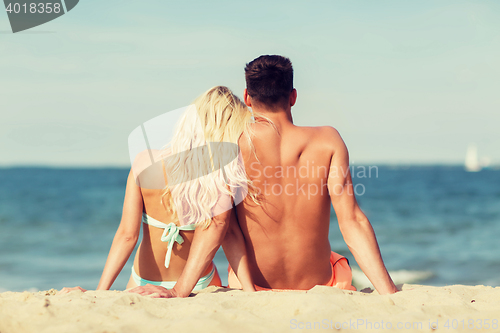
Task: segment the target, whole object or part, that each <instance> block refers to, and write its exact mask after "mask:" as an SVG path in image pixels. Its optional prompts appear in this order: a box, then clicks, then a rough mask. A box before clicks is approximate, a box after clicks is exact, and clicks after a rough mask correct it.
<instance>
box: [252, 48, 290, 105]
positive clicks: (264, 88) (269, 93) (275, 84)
mask: <svg viewBox="0 0 500 333" xmlns="http://www.w3.org/2000/svg"><path fill="white" fill-rule="evenodd" d="M245 79H246V81H247V91H248V94H249V95H250V97H252V98H253V99H255V100H257V101H259V102H261V103H264V104H276V103H278V102H280V101H281V100H283V99H287V98H288V97H289V96H290V93H291V92H292V90H293V68H292V62H291V61H290V59H288V58H285V57H282V56H279V55H263V56H260V57H258V58H257V59H254V60H252V61H251V62H249V63H248V64H247V65H246V67H245Z"/></svg>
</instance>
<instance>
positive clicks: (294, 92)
mask: <svg viewBox="0 0 500 333" xmlns="http://www.w3.org/2000/svg"><path fill="white" fill-rule="evenodd" d="M296 101H297V89H295V88H294V89H293V90H292V92H291V93H290V106H294V105H295V102H296Z"/></svg>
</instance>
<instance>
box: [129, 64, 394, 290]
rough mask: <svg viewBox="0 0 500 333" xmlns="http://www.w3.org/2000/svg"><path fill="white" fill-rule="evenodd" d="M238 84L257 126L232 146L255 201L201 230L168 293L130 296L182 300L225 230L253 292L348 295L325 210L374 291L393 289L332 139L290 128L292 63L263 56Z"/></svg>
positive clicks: (324, 132) (342, 153) (328, 132)
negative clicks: (335, 291)
mask: <svg viewBox="0 0 500 333" xmlns="http://www.w3.org/2000/svg"><path fill="white" fill-rule="evenodd" d="M245 77H246V83H247V89H245V91H244V100H245V103H246V104H247V105H248V106H249V107H251V108H252V110H253V113H254V117H255V120H256V121H255V123H254V124H251V127H252V128H251V132H252V136H251V140H246V139H245V138H244V137H243V136H242V138H241V139H240V142H239V146H240V150H241V152H242V155H243V159H244V163H245V169H246V172H247V175H248V177H249V178H250V179H251V180H252V182H253V185H254V188H253V190H254V191H256V192H257V194H259V196H258V200H257V201H258V202H257V203H256V202H255V201H254V200H252V199H250V197H249V196H247V197H246V198H245V199H244V200H243V202H241V203H240V204H239V205H237V207H236V211H237V218H238V224H236V223H228V222H224V221H229V220H230V218H229V215H230V213H229V212H228V213H226V214H225V215H224V216H222V217H220V218H219V219H218V220H217V219H214V222H215V223H212V225H211V226H210V227H209V228H207V230H198V229H199V228H197V231H196V232H197V233H198V234H199V238H198V239H199V241H198V242H197V244H196V246H193V247H192V249H191V252H190V254H189V259H188V264H187V266H186V268H185V269H184V272H183V273H182V276H181V278H180V279H179V280H178V282H177V285H176V286H175V287H174V289H173V290H171V291H168V292H166V291H163V290H160V289H159V288H158V287H153V286H146V287H140V288H138V289H136V290H134V292H138V293H141V294H151V293H158V294H159V296H160V297H175V296H180V297H185V296H187V295H189V293H190V291H191V290H192V289H190V288H192V286H193V285H194V283H195V281H196V280H197V279H198V278H199V276H201V275H200V274H202V270H203V268H204V267H206V266H207V265H208V263H209V262H210V261H211V260H212V259H213V255H214V254H215V251H216V249H217V248H218V247H219V246H220V244H221V243H222V241H223V239H224V235H225V234H226V230H227V234H226V235H229V237H226V239H231V238H233V239H238V237H239V239H240V241H243V240H241V239H242V238H244V242H245V248H246V253H247V255H246V256H247V258H246V259H245V260H248V263H249V265H248V266H249V269H250V274H251V277H252V279H253V282H254V283H255V287H256V289H257V290H266V289H273V290H279V289H285V290H286V289H296V290H297V289H298V290H306V289H310V288H312V287H314V286H315V285H329V286H335V287H339V288H342V289H348V290H355V288H354V287H353V286H352V285H351V280H352V275H351V271H350V267H349V265H348V263H347V259H345V258H344V257H342V256H340V255H338V254H336V253H334V252H332V251H331V246H330V242H329V238H328V233H329V227H330V204H332V205H333V208H334V210H335V213H336V214H337V219H338V222H339V227H340V231H341V232H342V235H343V237H344V240H345V242H346V243H347V246H348V247H349V250H350V251H351V252H352V254H353V255H354V258H355V259H356V261H357V263H358V264H359V266H360V267H361V269H362V270H363V272H364V273H365V274H366V276H367V277H368V278H369V279H370V281H371V282H372V284H373V285H374V287H375V288H376V289H377V291H378V292H379V293H380V294H389V293H394V292H396V291H397V289H396V286H395V285H394V283H393V281H392V279H391V277H390V276H389V274H388V272H387V269H386V267H385V265H384V262H383V260H382V257H381V254H380V250H379V247H378V244H377V240H376V237H375V233H374V232H373V229H372V226H371V224H370V222H369V220H368V219H367V217H366V216H365V214H364V213H363V212H362V211H361V209H360V208H359V206H358V204H357V202H356V198H355V195H354V189H353V184H352V179H351V174H350V171H349V156H348V152H347V148H346V146H345V144H344V141H343V140H342V138H341V137H340V134H339V133H338V132H337V130H335V129H334V128H333V127H329V126H322V127H299V126H295V125H294V124H293V120H292V113H291V108H292V106H293V105H294V104H295V101H296V99H297V91H296V90H295V89H294V88H293V69H292V64H291V62H290V60H289V59H288V58H285V57H282V56H276V55H274V56H261V57H259V58H257V59H255V60H253V61H252V62H250V63H248V64H247V66H246V68H245ZM233 220H234V219H233ZM228 224H229V226H228ZM235 225H236V228H235ZM238 226H239V228H238ZM240 229H241V231H240ZM232 233H233V234H234V235H233V236H231V234H232ZM242 234H243V236H242ZM195 237H197V235H196V234H195ZM193 244H194V243H193ZM237 269H238V267H236V268H235V270H237ZM228 281H229V286H230V287H234V288H238V287H239V282H238V279H237V278H236V276H235V274H234V273H233V272H232V269H231V271H230V274H229V278H228Z"/></svg>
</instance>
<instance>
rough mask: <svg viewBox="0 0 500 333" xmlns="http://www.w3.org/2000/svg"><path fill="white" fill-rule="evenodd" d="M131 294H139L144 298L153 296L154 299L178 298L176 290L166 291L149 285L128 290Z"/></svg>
mask: <svg viewBox="0 0 500 333" xmlns="http://www.w3.org/2000/svg"><path fill="white" fill-rule="evenodd" d="M126 291H127V292H129V293H134V294H139V295H143V296H147V295H151V297H153V298H173V297H178V296H177V293H176V292H175V290H174V289H166V288H164V287H160V286H154V285H152V284H147V285H145V286H140V287H135V288H132V289H128V290H126Z"/></svg>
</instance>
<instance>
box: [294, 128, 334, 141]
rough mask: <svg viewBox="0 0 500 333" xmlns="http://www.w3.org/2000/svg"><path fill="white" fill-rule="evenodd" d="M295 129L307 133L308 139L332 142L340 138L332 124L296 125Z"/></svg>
mask: <svg viewBox="0 0 500 333" xmlns="http://www.w3.org/2000/svg"><path fill="white" fill-rule="evenodd" d="M297 129H298V130H299V131H302V132H303V133H305V134H307V136H308V137H309V139H310V140H319V141H322V142H332V143H334V142H336V141H338V140H339V139H341V137H340V134H339V132H338V131H337V129H335V128H334V127H332V126H307V127H306V126H297Z"/></svg>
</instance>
